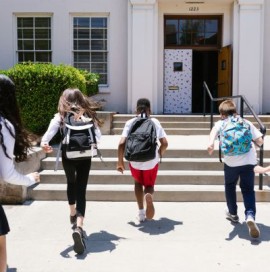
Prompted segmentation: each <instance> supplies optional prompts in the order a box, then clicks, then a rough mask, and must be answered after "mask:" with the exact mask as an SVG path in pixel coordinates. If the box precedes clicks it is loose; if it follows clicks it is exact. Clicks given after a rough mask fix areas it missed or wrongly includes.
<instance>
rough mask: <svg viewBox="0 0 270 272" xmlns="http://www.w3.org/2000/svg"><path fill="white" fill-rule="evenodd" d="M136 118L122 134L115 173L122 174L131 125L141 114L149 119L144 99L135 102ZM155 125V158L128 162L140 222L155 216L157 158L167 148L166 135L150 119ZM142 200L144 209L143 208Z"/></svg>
mask: <svg viewBox="0 0 270 272" xmlns="http://www.w3.org/2000/svg"><path fill="white" fill-rule="evenodd" d="M136 112H137V116H136V117H134V118H132V119H130V120H128V121H127V122H126V124H125V127H124V129H123V132H122V136H121V139H120V142H119V145H118V163H117V171H119V172H121V173H123V172H124V170H125V167H124V150H125V144H126V139H127V136H128V133H129V130H130V128H131V127H132V124H133V123H134V122H135V121H136V120H137V118H139V116H140V115H141V114H145V115H146V116H147V117H149V118H150V113H151V106H150V101H149V100H148V99H146V98H141V99H139V100H138V101H137V110H136ZM151 120H152V121H153V122H154V124H155V129H156V135H157V139H159V142H160V146H159V147H158V145H157V148H156V156H155V158H154V159H152V160H149V161H144V162H137V161H136V162H135V161H130V162H129V168H130V171H131V175H132V177H133V178H134V192H135V196H136V200H137V204H138V208H139V213H138V220H139V221H140V222H142V221H144V220H145V218H146V219H152V218H153V217H154V214H155V208H154V204H153V193H154V186H155V182H156V177H157V172H158V162H159V158H160V157H162V156H163V154H164V152H165V150H166V149H167V147H168V141H167V138H166V136H167V135H166V133H165V131H164V129H163V128H162V126H161V124H160V122H159V121H158V120H157V119H156V118H151ZM144 200H145V203H146V207H144Z"/></svg>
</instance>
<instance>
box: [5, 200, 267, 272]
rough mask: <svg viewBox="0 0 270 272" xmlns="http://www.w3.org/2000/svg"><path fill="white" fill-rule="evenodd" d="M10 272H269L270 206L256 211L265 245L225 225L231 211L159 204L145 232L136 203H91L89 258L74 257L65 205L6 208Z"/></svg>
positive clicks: (207, 205)
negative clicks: (225, 215)
mask: <svg viewBox="0 0 270 272" xmlns="http://www.w3.org/2000/svg"><path fill="white" fill-rule="evenodd" d="M4 208H5V211H6V213H7V216H8V218H9V223H10V226H11V232H10V233H9V234H8V236H7V238H8V264H9V270H8V272H75V271H76V272H77V271H80V272H122V271H123V272H133V271H134V272H135V271H136V272H137V271H141V272H146V271H147V272H179V271H185V272H186V271H187V272H189V271H192V272H197V271H200V272H201V271H203V272H204V271H205V272H217V271H218V272H223V271H224V272H228V271H232V272H240V271H245V272H251V271H256V272H261V271H265V272H266V271H269V252H270V243H269V241H270V204H268V203H258V204H257V210H258V212H257V222H258V226H259V227H260V230H261V237H260V238H259V239H257V240H256V239H255V240H254V239H251V238H250V237H249V235H248V230H247V226H246V224H245V223H244V222H243V219H244V216H243V204H242V203H239V215H240V223H238V224H232V223H230V222H229V221H227V220H226V219H225V217H224V208H225V204H224V203H183V202H182V203H181V202H180V203H172V202H170V203H165V202H163V203H156V215H155V218H154V220H152V221H147V222H144V223H141V224H138V222H137V221H136V212H137V209H136V204H135V202H126V203H123V202H121V203H120V202H87V212H86V221H85V226H84V228H85V231H86V236H87V240H86V245H87V250H86V253H85V254H84V255H82V256H77V255H76V254H75V253H74V252H73V250H72V238H71V234H72V230H71V228H70V225H69V215H68V208H67V203H66V202H61V201H59V202H46V201H44V202H43V201H36V202H33V203H26V204H25V205H22V206H4Z"/></svg>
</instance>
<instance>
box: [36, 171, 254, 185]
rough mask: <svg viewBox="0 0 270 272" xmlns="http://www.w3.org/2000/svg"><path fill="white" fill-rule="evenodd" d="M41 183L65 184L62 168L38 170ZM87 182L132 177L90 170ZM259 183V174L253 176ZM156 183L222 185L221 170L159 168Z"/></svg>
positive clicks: (115, 181)
mask: <svg viewBox="0 0 270 272" xmlns="http://www.w3.org/2000/svg"><path fill="white" fill-rule="evenodd" d="M40 176H41V184H66V177H65V173H64V170H58V171H56V172H55V171H54V170H43V171H41V172H40ZM88 182H89V184H118V185H119V184H132V183H133V178H132V176H131V175H130V171H129V170H126V171H125V172H124V173H123V174H121V173H119V172H117V171H116V170H114V171H113V170H91V171H90V175H89V179H88ZM255 182H256V184H259V176H258V175H257V176H256V178H255ZM156 184H159V185H164V184H168V185H169V184H178V185H179V184H182V185H184V184H188V185H223V184H224V173H223V171H194V170H191V171H186V170H161V171H159V173H158V176H157V180H156Z"/></svg>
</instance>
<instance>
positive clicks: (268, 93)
mask: <svg viewBox="0 0 270 272" xmlns="http://www.w3.org/2000/svg"><path fill="white" fill-rule="evenodd" d="M264 14H265V15H264V50H263V53H264V55H263V102H262V103H263V104H262V111H263V113H270V27H269V26H270V1H269V0H265V1H264Z"/></svg>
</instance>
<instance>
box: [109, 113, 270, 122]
mask: <svg viewBox="0 0 270 272" xmlns="http://www.w3.org/2000/svg"><path fill="white" fill-rule="evenodd" d="M151 116H152V117H154V118H157V119H158V120H159V121H160V122H173V121H174V122H179V121H182V122H208V123H209V122H210V119H211V118H210V115H209V114H207V115H206V116H203V115H158V114H153V115H151ZM133 117H135V115H134V114H115V115H114V116H113V121H124V122H125V121H127V120H128V119H130V118H133ZM244 118H246V119H247V120H250V121H251V122H255V118H254V117H253V116H251V115H245V116H244ZM259 118H260V120H261V121H262V122H270V115H259ZM219 119H220V115H214V116H213V120H214V121H217V120H219Z"/></svg>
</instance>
